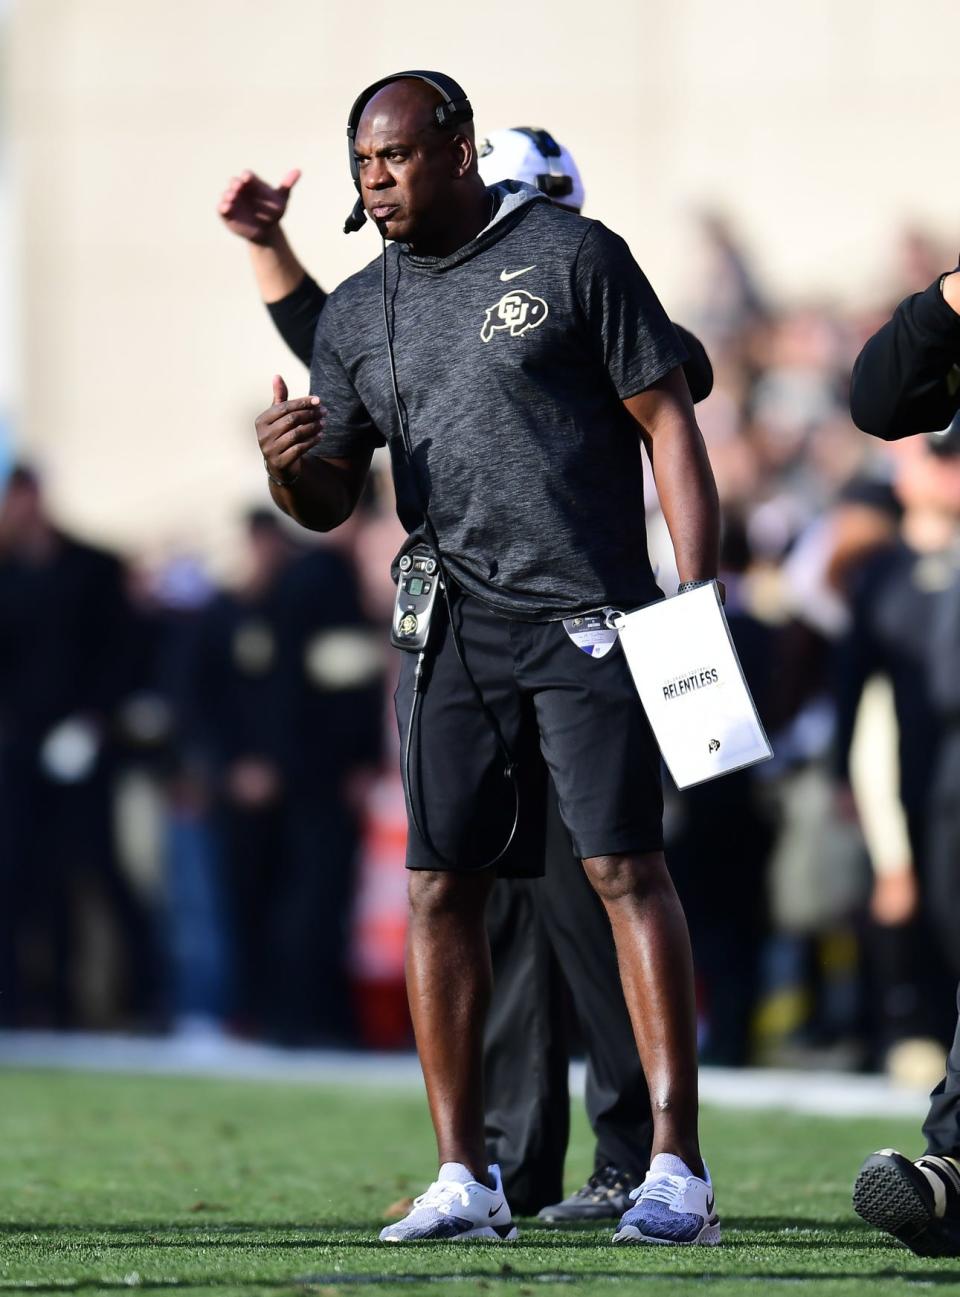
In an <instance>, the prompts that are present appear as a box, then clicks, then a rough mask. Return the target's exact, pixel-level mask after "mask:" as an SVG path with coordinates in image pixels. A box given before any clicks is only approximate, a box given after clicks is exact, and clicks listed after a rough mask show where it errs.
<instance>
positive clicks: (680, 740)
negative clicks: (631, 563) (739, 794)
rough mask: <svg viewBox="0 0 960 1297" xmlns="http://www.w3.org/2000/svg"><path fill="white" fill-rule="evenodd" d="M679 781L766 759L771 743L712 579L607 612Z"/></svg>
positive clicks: (724, 772) (723, 772)
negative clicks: (632, 609)
mask: <svg viewBox="0 0 960 1297" xmlns="http://www.w3.org/2000/svg"><path fill="white" fill-rule="evenodd" d="M610 623H611V624H612V625H615V626H616V627H617V629H618V631H619V632H620V642H621V644H622V645H623V650H624V652H625V653H626V655H627V662H628V664H629V666H630V673H631V675H632V676H633V680H634V684H635V685H636V687H637V692H638V693H639V695H640V699H641V701H642V703H643V706H644V710H645V711H646V713H647V717H648V719H649V721H650V724H651V726H652V728H653V732H654V735H655V737H656V740H657V743H658V744H659V746H660V751H661V753H662V754H663V759H664V761H665V762H666V763H667V767H668V769H669V771H670V774H671V775H672V776H673V780H674V783H675V784H676V785H677V787H678V788H689V787H691V785H693V784H702V783H704V782H705V781H706V780H708V779H716V778H717V777H718V776H719V775H727V774H730V773H731V771H734V770H741V769H743V767H744V766H750V765H754V764H755V763H756V762H758V761H766V760H768V759H769V758H770V757H772V756H773V749H772V748H771V747H770V743H769V740H768V739H767V736H766V733H765V732H764V728H763V725H762V724H761V723H760V717H759V716H758V715H757V709H756V707H755V705H754V702H753V698H752V697H751V694H750V690H749V688H748V687H747V682H746V680H745V679H744V677H743V670H742V668H741V666H740V660H739V658H738V657H737V652H736V649H735V648H734V647H733V641H732V640H731V638H730V629H729V627H728V626H727V619H726V617H725V616H724V612H723V605H722V604H721V602H720V593H719V591H718V589H717V585H716V582H711V583H710V584H709V585H704V586H698V587H697V589H696V590H688V591H686V592H685V593H684V594H681V595H676V596H675V597H674V598H673V599H663V600H661V601H660V602H658V603H654V604H648V605H647V606H646V607H644V608H638V609H637V610H636V612H631V613H624V614H619V615H616V616H612V617H611V618H610Z"/></svg>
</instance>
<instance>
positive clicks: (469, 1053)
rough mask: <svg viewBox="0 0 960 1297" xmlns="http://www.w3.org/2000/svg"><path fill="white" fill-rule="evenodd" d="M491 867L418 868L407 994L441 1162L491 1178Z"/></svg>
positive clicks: (412, 887) (412, 890)
mask: <svg viewBox="0 0 960 1297" xmlns="http://www.w3.org/2000/svg"><path fill="white" fill-rule="evenodd" d="M492 883H493V872H492V870H489V869H484V870H477V871H476V872H473V873H441V872H440V871H436V870H416V871H412V872H411V874H410V878H409V887H408V894H409V899H410V927H409V931H408V934H407V995H408V997H409V1000H410V1014H411V1017H412V1018H413V1030H414V1034H415V1036H416V1040H417V1053H418V1054H419V1056H420V1064H421V1066H422V1068H423V1078H424V1081H425V1083H426V1087H427V1100H428V1102H429V1104H430V1116H431V1118H432V1120H433V1129H434V1132H435V1133H436V1137H437V1153H438V1156H439V1160H440V1163H441V1165H442V1164H443V1163H445V1162H459V1163H460V1164H461V1165H462V1166H465V1167H466V1168H467V1170H469V1171H470V1172H472V1174H473V1176H474V1178H475V1179H476V1180H477V1181H479V1183H481V1184H489V1179H488V1176H487V1167H486V1158H485V1154H484V1140H483V1028H484V1023H485V1021H486V1016H487V1009H488V1007H489V1003H490V984H491V977H490V945H489V942H488V940H487V930H486V924H485V917H484V910H485V908H486V903H487V897H488V895H489V893H490V887H491V885H492Z"/></svg>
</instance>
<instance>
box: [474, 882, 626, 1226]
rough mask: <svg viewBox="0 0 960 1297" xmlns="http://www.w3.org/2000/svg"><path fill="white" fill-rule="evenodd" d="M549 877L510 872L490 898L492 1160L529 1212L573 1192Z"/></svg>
mask: <svg viewBox="0 0 960 1297" xmlns="http://www.w3.org/2000/svg"><path fill="white" fill-rule="evenodd" d="M574 863H575V865H576V868H577V869H578V871H579V872H580V874H581V877H582V873H583V871H582V870H581V869H580V865H579V862H578V861H576V862H574ZM546 887H547V880H546V879H530V878H501V879H498V881H497V882H496V884H495V885H494V888H493V895H492V896H491V897H490V902H489V904H488V906H487V932H488V935H489V938H490V954H491V958H492V963H493V991H492V996H491V1001H490V1012H489V1015H488V1018H487V1029H486V1035H485V1038H484V1050H483V1065H484V1089H485V1095H486V1139H487V1160H488V1161H489V1162H496V1163H498V1164H499V1166H500V1170H501V1172H502V1174H503V1187H504V1191H505V1193H506V1195H507V1198H508V1199H509V1202H510V1206H511V1208H512V1210H513V1211H514V1213H515V1214H516V1215H519V1216H532V1215H535V1214H536V1213H537V1212H538V1211H539V1210H540V1208H541V1207H543V1206H544V1205H545V1204H546V1203H553V1202H557V1201H558V1200H559V1199H560V1198H562V1197H563V1162H564V1157H565V1155H566V1151H567V1138H568V1136H569V1128H570V1097H569V1093H568V1086H567V1076H568V1072H569V1066H570V1058H569V1050H568V1047H567V1035H568V1033H567V1013H566V1006H567V997H566V988H565V986H564V984H563V979H562V977H561V975H560V970H559V968H558V967H557V962H556V959H555V957H554V954H553V951H552V950H551V948H550V944H549V942H548V940H547V936H546V932H545V930H544V924H543V921H542V919H541V916H540V913H539V908H540V902H541V901H542V900H543V896H544V889H545V888H546ZM588 890H589V889H588ZM591 899H592V900H593V899H595V898H593V897H591ZM604 921H605V920H604Z"/></svg>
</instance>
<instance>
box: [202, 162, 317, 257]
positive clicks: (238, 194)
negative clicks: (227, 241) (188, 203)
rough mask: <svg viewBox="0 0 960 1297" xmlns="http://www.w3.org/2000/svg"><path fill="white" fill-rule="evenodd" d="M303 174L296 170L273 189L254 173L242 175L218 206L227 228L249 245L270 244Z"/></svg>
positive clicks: (236, 179) (227, 190)
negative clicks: (291, 194)
mask: <svg viewBox="0 0 960 1297" xmlns="http://www.w3.org/2000/svg"><path fill="white" fill-rule="evenodd" d="M300 174H301V173H300V171H299V169H298V168H296V167H294V168H293V169H292V170H291V171H288V172H287V174H286V175H285V176H284V177H283V179H282V180H281V181H280V183H279V185H277V187H276V188H273V186H272V185H268V184H267V182H266V181H265V180H261V179H260V177H259V176H257V175H255V174H254V173H253V172H252V171H241V172H240V174H239V176H234V177H233V179H232V180H231V181H230V183H229V185H228V186H227V188H226V189H225V190H224V192H223V195H222V197H221V199H220V202H219V204H218V206H217V211H218V212H219V213H220V216H221V218H222V220H223V223H224V225H226V227H227V229H228V230H231V231H232V232H233V233H234V234H237V235H239V236H240V238H242V239H247V240H248V241H249V242H250V243H269V242H270V239H271V238H272V236H273V235H274V233H275V231H276V229H277V226H278V225H279V224H280V221H281V220H282V219H283V214H284V212H285V211H286V210H287V202H288V201H289V198H290V190H291V189H292V188H293V186H294V185H295V184H296V183H297V181H298V180H299V179H300Z"/></svg>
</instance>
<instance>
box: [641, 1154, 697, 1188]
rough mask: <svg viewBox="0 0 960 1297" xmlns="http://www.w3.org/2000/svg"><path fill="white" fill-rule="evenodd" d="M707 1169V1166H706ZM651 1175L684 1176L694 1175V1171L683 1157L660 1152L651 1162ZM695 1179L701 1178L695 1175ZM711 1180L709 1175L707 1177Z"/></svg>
mask: <svg viewBox="0 0 960 1297" xmlns="http://www.w3.org/2000/svg"><path fill="white" fill-rule="evenodd" d="M704 1170H706V1167H704ZM650 1173H651V1175H682V1176H684V1177H687V1176H692V1175H693V1172H692V1171H691V1170H690V1168H689V1167H688V1166H687V1164H686V1162H684V1160H683V1158H682V1157H674V1155H673V1154H672V1153H658V1154H657V1156H656V1157H655V1158H654V1159H653V1161H652V1162H651V1163H650ZM694 1178H695V1179H700V1177H699V1176H695V1177H694ZM706 1178H707V1180H708V1182H709V1175H708V1176H707V1177H706Z"/></svg>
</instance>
